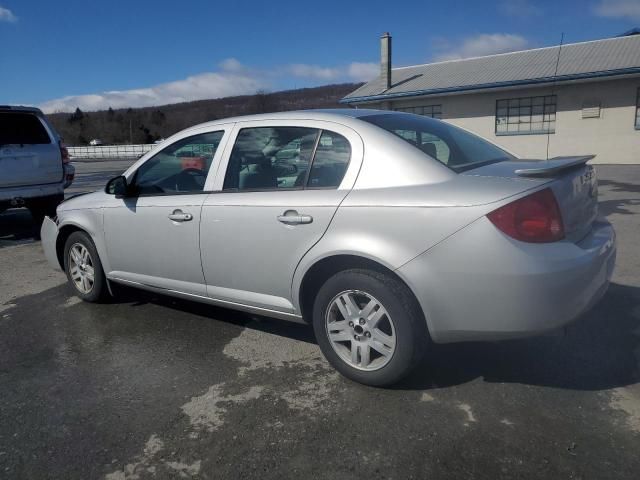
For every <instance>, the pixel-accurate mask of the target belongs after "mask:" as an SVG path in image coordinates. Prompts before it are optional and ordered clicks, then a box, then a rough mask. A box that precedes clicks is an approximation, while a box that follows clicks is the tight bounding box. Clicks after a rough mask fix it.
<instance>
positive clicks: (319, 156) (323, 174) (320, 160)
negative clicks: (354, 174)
mask: <svg viewBox="0 0 640 480" xmlns="http://www.w3.org/2000/svg"><path fill="white" fill-rule="evenodd" d="M350 159H351V145H350V144H349V141H348V140H347V139H346V138H344V137H343V136H342V135H340V134H338V133H334V132H329V131H327V130H323V132H322V135H321V136H320V141H319V142H318V146H317V148H316V154H315V156H314V157H313V165H312V166H311V172H310V173H309V181H308V182H307V187H309V188H337V187H338V185H340V182H342V178H343V177H344V174H345V173H346V171H347V167H348V166H349V160H350Z"/></svg>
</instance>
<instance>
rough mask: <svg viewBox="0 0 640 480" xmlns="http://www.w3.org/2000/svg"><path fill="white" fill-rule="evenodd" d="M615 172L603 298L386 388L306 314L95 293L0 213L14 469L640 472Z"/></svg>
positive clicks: (604, 187)
mask: <svg viewBox="0 0 640 480" xmlns="http://www.w3.org/2000/svg"><path fill="white" fill-rule="evenodd" d="M127 165H128V163H127V162H119V163H118V162H92V163H91V164H86V165H83V166H82V167H81V168H79V171H78V180H77V182H76V185H75V188H76V190H82V189H87V188H98V187H99V186H100V185H103V184H104V182H105V181H106V179H108V178H109V177H111V176H113V175H116V174H117V173H119V171H121V170H124V168H126V166H127ZM598 172H599V177H600V179H601V180H600V198H601V211H602V213H603V214H604V215H606V216H607V217H608V218H609V220H610V221H611V222H613V224H614V225H615V227H616V230H617V232H618V236H619V254H618V263H617V267H616V273H615V276H614V279H613V283H612V285H611V288H610V290H609V292H608V293H607V295H606V296H605V298H604V299H603V301H602V302H601V303H600V304H599V305H598V306H597V307H596V308H595V309H594V310H593V311H591V312H590V313H589V314H587V315H585V316H584V317H583V318H582V319H581V320H580V321H578V322H577V323H575V324H573V325H571V326H570V327H569V328H568V329H567V331H566V333H565V334H564V335H556V336H545V337H540V338H533V339H527V340H518V341H511V342H499V343H468V344H459V345H442V346H437V347H436V348H434V350H433V351H432V352H430V354H429V355H428V356H427V358H426V359H425V361H424V363H423V364H422V365H421V366H420V368H419V369H418V370H417V371H416V372H415V373H414V374H413V375H412V376H411V377H410V378H408V379H407V380H406V381H404V382H403V383H402V384H400V385H398V386H397V387H395V388H393V389H387V390H383V389H374V388H368V387H364V386H361V385H357V384H354V383H351V382H349V381H347V380H345V379H343V378H341V377H340V376H339V375H337V374H336V373H335V372H334V371H333V370H332V369H331V368H330V367H329V366H328V364H327V363H326V362H325V361H324V359H323V358H322V356H321V354H320V352H319V349H318V347H317V345H316V344H315V341H314V339H313V334H312V332H311V330H310V329H309V328H307V327H305V326H301V325H294V324H288V323H285V322H280V321H276V320H270V319H264V318H258V317H252V316H248V315H244V314H241V313H237V312H233V311H230V310H225V309H217V308H212V307H209V306H202V305H198V304H194V303H188V302H182V301H176V300H174V299H170V298H165V297H159V296H153V295H149V294H144V293H137V292H132V291H127V292H126V294H125V295H124V297H122V298H120V299H119V300H118V301H117V302H115V303H111V304H106V305H90V304H85V303H82V302H80V301H78V300H77V299H76V297H74V296H73V295H72V292H71V290H70V289H69V287H67V286H66V285H65V278H64V275H63V274H62V273H60V272H56V271H54V270H51V269H50V268H49V267H48V265H47V264H46V263H45V260H44V257H43V255H42V252H41V249H40V245H39V243H38V242H37V241H35V240H33V239H32V238H31V237H30V235H31V234H32V232H33V227H32V226H31V225H30V217H29V214H28V213H27V212H26V211H21V210H14V211H10V212H8V213H7V214H5V215H2V216H0V265H2V268H1V269H0V478H7V479H19V478H24V479H38V478H52V479H54V478H55V479H58V478H59V479H75V478H78V479H87V478H105V479H109V480H116V479H146V478H203V479H205V478H216V479H218V478H229V479H235V478H260V479H263V478H283V477H300V478H332V479H333V478H398V479H406V478H483V479H484V478H486V479H492V480H494V479H499V478H520V479H522V478H582V479H609V478H610V479H626V478H628V479H636V478H638V472H639V471H640V455H639V454H638V452H640V384H639V381H640V253H639V249H638V238H639V236H638V232H639V231H640V229H639V226H640V225H639V224H640V222H639V219H640V216H639V214H640V166H606V167H605V166H602V167H599V168H598Z"/></svg>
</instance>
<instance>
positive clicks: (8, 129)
mask: <svg viewBox="0 0 640 480" xmlns="http://www.w3.org/2000/svg"><path fill="white" fill-rule="evenodd" d="M47 143H51V139H50V138H49V134H48V133H47V131H46V130H45V128H44V126H43V125H42V122H40V119H39V118H38V117H37V116H36V115H34V114H32V113H21V112H0V145H34V144H35V145H42V144H47Z"/></svg>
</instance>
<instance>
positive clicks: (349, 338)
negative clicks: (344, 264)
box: [313, 269, 429, 386]
mask: <svg viewBox="0 0 640 480" xmlns="http://www.w3.org/2000/svg"><path fill="white" fill-rule="evenodd" d="M313 327H314V331H315V335H316V339H317V341H318V344H319V345H320V348H321V350H322V352H323V354H324V355H325V357H326V358H327V360H328V361H329V363H331V364H332V366H333V367H334V368H335V369H336V370H338V371H339V372H340V373H341V374H343V375H344V376H345V377H347V378H350V379H351V380H354V381H356V382H359V383H363V384H366V385H372V386H387V385H391V384H393V383H396V382H398V381H399V380H400V379H402V378H403V377H404V376H405V375H407V374H408V373H409V372H410V371H411V369H412V368H413V367H414V366H415V365H416V364H417V363H418V362H419V360H420V358H421V356H422V353H423V352H424V350H425V348H426V347H427V345H428V342H429V337H428V333H427V329H426V324H425V321H424V316H423V315H422V312H421V310H420V307H419V305H418V303H417V301H416V300H415V298H414V297H413V295H412V294H411V292H410V291H409V289H408V288H407V287H406V285H404V284H403V283H402V282H401V281H400V280H399V279H397V278H395V277H393V276H391V275H386V274H383V273H380V272H376V271H372V270H361V269H354V270H346V271H342V272H339V273H337V274H335V275H334V276H332V277H331V278H329V279H328V280H327V281H326V282H325V284H324V285H323V286H322V287H321V288H320V291H319V292H318V295H317V297H316V299H315V302H314V308H313Z"/></svg>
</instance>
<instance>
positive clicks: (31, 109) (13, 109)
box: [0, 105, 44, 116]
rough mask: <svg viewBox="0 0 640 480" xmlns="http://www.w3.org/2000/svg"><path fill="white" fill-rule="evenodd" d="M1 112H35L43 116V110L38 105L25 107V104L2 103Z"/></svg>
mask: <svg viewBox="0 0 640 480" xmlns="http://www.w3.org/2000/svg"><path fill="white" fill-rule="evenodd" d="M0 112H25V113H35V114H36V115H41V116H43V115H44V114H43V113H42V110H40V109H39V108H36V107H25V106H23V105H0Z"/></svg>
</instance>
